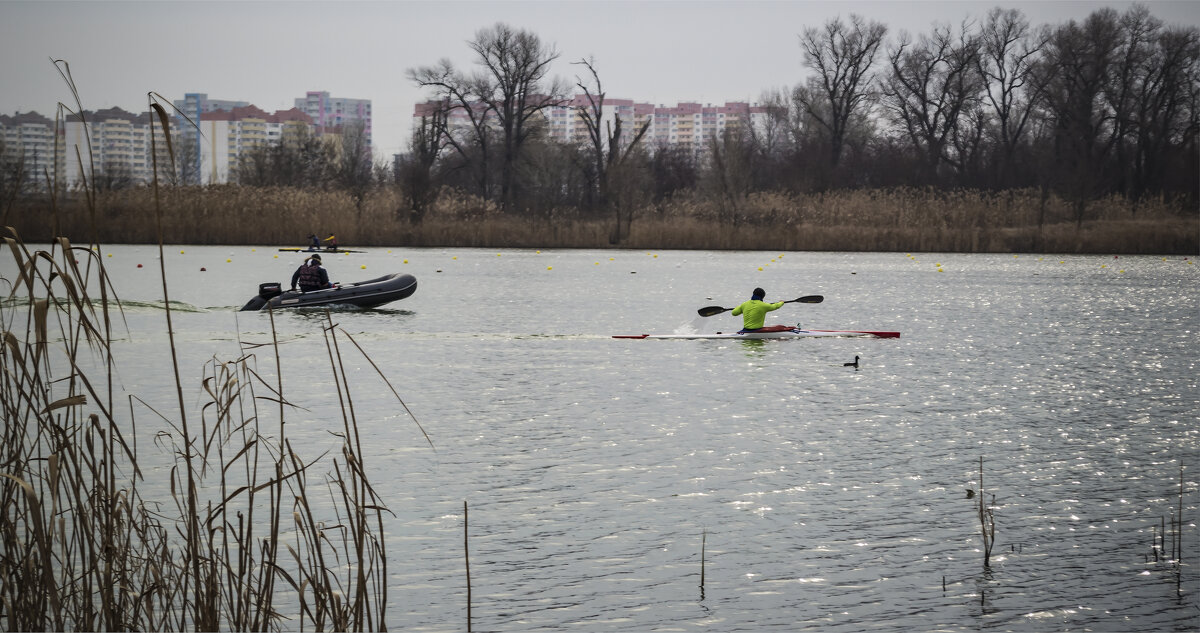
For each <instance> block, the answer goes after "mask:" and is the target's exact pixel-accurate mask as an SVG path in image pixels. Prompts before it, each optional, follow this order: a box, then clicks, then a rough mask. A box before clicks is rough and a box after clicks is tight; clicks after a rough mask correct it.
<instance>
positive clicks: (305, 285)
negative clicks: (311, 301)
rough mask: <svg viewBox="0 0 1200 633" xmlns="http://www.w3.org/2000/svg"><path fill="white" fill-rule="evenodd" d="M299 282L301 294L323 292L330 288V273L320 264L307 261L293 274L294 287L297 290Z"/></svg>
mask: <svg viewBox="0 0 1200 633" xmlns="http://www.w3.org/2000/svg"><path fill="white" fill-rule="evenodd" d="M297 282H299V284H300V292H312V291H313V290H321V289H322V288H328V287H329V273H328V272H325V269H324V268H322V267H321V265H320V264H318V263H316V262H313V261H312V260H309V261H306V262H304V263H303V264H301V265H300V267H299V268H297V269H296V272H294V273H292V287H293V288H295V287H296V284H297Z"/></svg>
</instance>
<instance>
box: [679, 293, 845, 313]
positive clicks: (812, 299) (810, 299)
mask: <svg viewBox="0 0 1200 633" xmlns="http://www.w3.org/2000/svg"><path fill="white" fill-rule="evenodd" d="M824 300H825V297H822V296H821V295H808V296H807V297H800V298H799V299H789V300H788V301H784V303H821V302H822V301H824ZM732 309H733V308H722V307H721V306H708V307H704V308H700V309H699V310H697V311H696V312H699V313H700V316H702V317H710V316H716V315H718V314H721V313H722V312H729V311H730V310H732Z"/></svg>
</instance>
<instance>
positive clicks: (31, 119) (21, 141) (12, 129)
mask: <svg viewBox="0 0 1200 633" xmlns="http://www.w3.org/2000/svg"><path fill="white" fill-rule="evenodd" d="M54 136H55V130H54V121H53V120H52V119H50V118H48V117H45V116H42V115H40V114H38V113H37V112H25V113H20V112H17V113H16V114H13V115H12V116H8V115H4V114H0V139H2V140H3V152H4V153H3V162H4V164H5V165H12V166H14V167H15V166H16V165H18V164H19V165H20V167H21V170H22V179H23V180H24V182H26V183H28V184H29V185H32V186H35V187H45V184H46V174H49V175H50V177H51V178H55V177H56V175H57V177H61V175H62V174H61V170H59V172H58V173H57V174H56V171H55V170H56V165H59V166H61V164H62V160H61V157H62V155H63V150H62V144H61V143H60V144H58V146H57V147H55V143H54ZM56 156H57V157H58V158H59V160H58V161H56V160H55V158H56Z"/></svg>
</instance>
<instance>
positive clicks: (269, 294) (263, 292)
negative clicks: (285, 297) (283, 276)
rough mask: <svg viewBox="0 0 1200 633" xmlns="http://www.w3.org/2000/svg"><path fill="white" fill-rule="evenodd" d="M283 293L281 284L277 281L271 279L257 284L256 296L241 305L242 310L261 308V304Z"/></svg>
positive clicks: (263, 304) (265, 303)
mask: <svg viewBox="0 0 1200 633" xmlns="http://www.w3.org/2000/svg"><path fill="white" fill-rule="evenodd" d="M281 294H283V285H282V284H280V283H279V282H278V281H271V282H267V283H265V284H258V296H257V297H254V298H253V299H251V300H250V301H248V302H247V303H246V305H244V306H242V310H243V311H245V310H262V309H263V306H265V305H267V302H268V301H270V300H271V299H273V298H275V297H278V296H279V295H281Z"/></svg>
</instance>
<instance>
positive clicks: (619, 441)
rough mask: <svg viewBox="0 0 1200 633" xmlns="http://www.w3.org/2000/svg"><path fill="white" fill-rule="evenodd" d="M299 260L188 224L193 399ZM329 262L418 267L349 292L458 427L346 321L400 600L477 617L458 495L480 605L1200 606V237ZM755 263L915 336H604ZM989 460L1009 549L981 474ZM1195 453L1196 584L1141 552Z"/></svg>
mask: <svg viewBox="0 0 1200 633" xmlns="http://www.w3.org/2000/svg"><path fill="white" fill-rule="evenodd" d="M105 252H106V253H110V254H111V257H107V258H106V259H105V263H106V265H107V266H108V272H109V274H110V275H111V276H112V277H113V280H114V284H115V286H116V289H117V291H118V293H119V294H120V296H121V298H122V299H123V300H125V301H127V302H128V305H127V309H126V319H127V322H128V327H129V329H128V334H125V333H124V332H122V334H121V337H122V340H121V342H120V344H119V345H118V349H117V354H118V356H119V357H120V359H121V365H120V376H119V378H120V381H121V386H122V387H123V388H124V389H126V390H127V391H129V392H132V393H136V394H138V395H140V396H142V397H143V398H145V399H146V400H147V401H149V402H152V403H157V404H160V405H161V406H162V407H163V408H164V409H165V410H167V411H170V410H172V407H173V406H174V404H173V403H174V385H173V382H172V381H171V380H170V379H169V378H165V377H166V376H169V375H170V371H171V370H170V357H169V355H168V354H166V353H165V351H164V349H163V347H162V346H163V344H164V343H165V341H166V337H165V319H164V311H163V310H162V308H161V299H162V287H161V281H160V278H159V272H158V262H157V254H158V250H157V247H148V246H115V247H107V248H106V250H105ZM301 259H302V255H299V254H295V253H278V252H276V249H274V248H270V247H257V248H251V247H240V246H239V247H197V246H173V247H168V248H167V249H166V260H167V261H166V265H167V269H168V287H169V291H170V298H171V300H172V301H174V302H178V303H177V304H176V305H178V307H179V309H178V310H177V311H174V312H173V313H172V316H173V319H174V324H175V329H176V331H177V335H176V344H177V347H178V349H179V351H180V353H181V358H180V367H181V370H182V373H183V375H184V381H185V383H186V384H187V387H188V388H189V392H188V393H187V395H186V398H187V400H188V401H189V402H195V403H197V406H199V404H200V402H201V398H200V395H199V394H200V389H199V379H200V377H201V373H202V366H203V364H204V363H205V361H207V360H209V359H211V358H212V357H213V356H214V355H215V356H217V357H219V358H221V359H224V360H232V359H234V358H236V357H237V356H238V355H239V354H240V352H239V347H238V340H239V338H240V339H241V340H244V341H251V342H265V341H269V339H270V325H269V321H268V316H267V315H266V314H265V313H262V314H259V313H238V312H236V311H235V310H236V308H237V307H240V306H241V305H242V304H243V303H245V302H246V301H247V300H248V299H249V298H250V297H251V296H252V295H253V294H254V293H255V291H256V289H257V285H258V283H260V282H265V281H281V282H284V283H285V284H286V283H287V282H288V281H289V279H290V276H291V273H292V271H293V269H294V268H295V266H296V265H298V264H299V263H300V261H301ZM1193 259H1194V258H1193ZM138 264H142V265H143V267H142V268H138V267H137V265H138ZM325 264H326V268H328V269H329V270H330V271H331V277H332V278H333V279H335V280H339V281H345V282H349V281H357V280H363V279H367V278H370V277H374V276H378V275H381V274H384V273H386V272H393V271H401V272H408V273H411V274H413V275H415V276H416V277H417V279H418V281H419V284H420V285H419V288H418V290H417V292H416V294H415V295H413V296H412V297H410V298H408V299H405V300H403V301H400V302H398V303H395V304H392V305H390V306H387V307H385V308H383V309H378V310H372V311H339V312H335V313H334V315H333V317H334V320H335V321H336V322H337V323H338V324H339V325H340V327H341V328H342V329H344V330H345V331H346V332H347V333H349V334H350V335H351V336H353V337H354V338H355V340H357V341H358V342H359V343H360V344H362V345H363V347H364V348H366V349H367V350H368V353H369V354H370V355H371V358H372V359H373V360H374V361H375V363H376V364H378V365H379V367H380V369H381V370H382V371H383V372H384V373H385V374H386V375H387V377H388V379H389V380H390V381H391V383H392V384H393V385H394V386H395V387H396V388H397V390H398V391H399V392H400V395H401V396H402V397H403V399H404V402H405V403H406V404H407V405H408V406H409V408H410V409H411V410H412V411H413V413H414V414H415V415H416V417H417V419H418V420H419V421H420V423H421V425H422V426H423V427H424V428H425V430H426V431H428V433H429V435H430V437H431V439H432V441H433V443H434V444H435V446H436V451H434V450H432V449H430V447H429V446H428V444H426V442H425V440H424V438H423V437H422V436H421V433H420V431H419V430H418V429H417V428H416V426H415V425H414V424H413V423H412V421H411V420H410V419H409V418H408V417H407V416H406V414H405V413H404V411H403V410H402V409H401V408H400V407H398V405H397V403H396V401H395V398H394V396H393V395H392V394H391V392H390V391H389V390H388V389H387V388H386V386H385V385H384V384H383V383H382V382H381V381H380V380H379V379H378V378H376V377H375V376H374V371H373V370H372V369H371V367H370V364H369V363H367V362H366V361H363V360H360V358H359V357H358V356H357V354H356V353H347V352H346V350H345V349H343V355H344V356H345V357H346V358H347V359H348V361H349V362H350V363H351V366H352V368H353V375H354V378H355V383H356V385H357V391H356V392H355V393H354V398H355V406H356V409H357V411H358V418H359V421H360V426H361V427H362V429H363V431H364V434H365V435H366V436H368V437H369V438H370V439H369V453H368V454H367V455H366V456H365V462H366V464H367V467H368V472H369V473H370V476H371V479H372V482H373V483H374V484H375V486H376V489H377V490H379V491H380V492H381V493H382V495H383V496H384V499H385V501H386V503H387V505H388V507H389V508H390V510H391V511H392V512H394V513H395V515H396V517H395V518H394V519H390V520H389V522H388V524H387V525H386V526H385V529H386V533H387V547H388V552H387V555H388V565H389V574H390V583H389V586H390V588H389V596H388V604H389V620H388V627H389V628H390V629H392V630H409V631H461V630H464V629H465V619H466V604H465V603H466V581H465V577H464V572H463V552H462V543H463V533H462V530H463V525H462V524H463V516H462V508H463V502H464V501H465V502H467V504H468V506H469V508H470V548H471V552H470V556H471V558H470V562H471V578H472V587H471V588H472V603H473V604H472V613H473V627H474V630H477V631H535V630H576V631H686V630H711V631H761V630H765V629H776V630H820V631H845V632H852V631H863V630H882V631H910V630H922V631H966V630H970V631H976V630H980V629H987V630H997V631H1064V630H1090V631H1150V630H1174V631H1184V630H1196V629H1198V628H1200V606H1198V603H1197V595H1198V593H1197V590H1198V589H1200V577H1198V575H1197V572H1196V564H1197V563H1198V562H1200V560H1198V556H1197V554H1198V551H1200V550H1198V548H1197V545H1198V539H1197V537H1198V531H1197V529H1196V517H1197V488H1198V484H1197V482H1198V479H1197V477H1196V466H1197V465H1200V387H1198V382H1200V378H1198V374H1197V369H1198V363H1200V336H1198V333H1200V293H1198V292H1197V288H1198V287H1200V286H1198V284H1197V282H1198V280H1200V270H1198V269H1200V266H1196V265H1193V264H1192V263H1191V262H1190V261H1188V260H1185V258H1183V257H1177V256H1173V257H1167V258H1165V259H1164V258H1162V257H1121V258H1119V259H1115V258H1113V257H1112V256H1108V257H1101V256H1063V255H1045V256H1029V255H1021V256H1019V257H1014V256H1011V255H952V254H928V253H913V254H905V253H882V254H880V253H874V254H858V253H796V252H789V253H778V252H696V251H659V252H644V251H600V250H595V251H593V250H569V251H567V250H564V251H541V252H538V251H534V250H516V251H513V250H481V249H403V250H402V249H392V250H388V249H369V252H367V253H361V254H347V255H328V256H326V257H325ZM0 272H3V274H4V275H5V276H6V277H8V278H10V279H11V278H12V275H13V266H12V261H11V257H8V256H7V255H5V257H4V258H3V259H0ZM755 286H762V287H763V288H765V289H766V290H767V293H768V295H767V298H768V300H782V299H793V298H796V297H798V296H801V295H809V294H820V295H824V297H825V301H824V302H823V303H821V304H817V305H808V304H788V305H786V306H785V307H784V308H782V309H780V310H778V311H776V312H772V313H771V314H770V315H769V318H768V323H788V324H794V323H800V324H801V325H802V326H805V327H811V328H815V329H865V330H897V331H900V332H901V333H902V336H901V338H899V339H887V340H882V339H849V338H847V339H840V338H839V339H814V340H779V341H754V342H751V341H722V340H707V341H706V340H691V341H688V340H658V341H656V340H619V339H613V338H611V335H613V334H641V333H672V332H692V331H707V330H717V329H722V330H725V331H728V330H732V329H736V328H737V327H738V325H739V323H740V317H732V316H730V315H728V314H724V315H720V316H716V317H711V318H707V319H704V318H700V317H698V316H697V315H696V310H697V309H698V308H700V307H702V306H706V305H713V304H716V305H723V306H727V307H732V306H735V305H737V304H738V303H740V302H741V301H743V300H745V299H747V298H749V293H750V290H751V289H752V288H754V287H755ZM323 319H324V313H323V312H290V313H289V312H284V313H277V315H276V328H277V329H278V332H279V337H280V339H281V341H283V345H282V346H281V348H280V349H281V356H282V362H283V368H284V369H283V380H284V388H285V391H286V392H288V393H289V394H290V398H291V399H292V400H293V401H294V402H296V403H297V404H299V405H301V406H303V407H305V408H306V410H299V411H296V412H294V413H292V414H290V415H291V416H292V417H291V418H289V424H290V425H291V428H292V431H291V432H292V434H293V435H292V437H293V441H294V442H296V443H297V445H303V446H305V447H306V448H307V449H308V450H311V455H310V457H315V456H316V455H317V454H319V452H320V451H323V450H325V449H332V448H336V444H335V443H334V442H335V441H336V440H334V439H332V438H331V436H330V435H329V433H327V432H326V431H327V430H333V429H337V428H340V426H341V421H340V415H339V413H338V411H337V407H336V403H337V398H336V394H335V393H334V385H333V381H332V377H331V374H330V371H329V369H328V356H327V352H326V350H325V344H324V339H323V337H322V335H321V326H322V325H323ZM258 353H259V354H260V355H262V354H264V353H263V352H262V351H259V352H258ZM856 355H857V356H859V357H860V358H861V367H860V368H859V369H858V370H854V369H853V368H850V367H843V363H844V362H847V361H851V360H853V359H854V356H856ZM259 366H260V368H261V369H263V370H264V371H266V372H268V374H269V373H271V372H273V367H274V363H273V361H271V362H260V363H259ZM147 433H148V431H147ZM141 443H142V450H143V451H148V450H149V447H151V442H150V441H149V438H148V437H143V438H142V439H141ZM980 458H983V460H984V464H983V467H984V478H985V481H984V484H985V488H986V491H987V492H986V494H987V498H988V499H989V500H990V499H991V496H992V495H994V496H995V517H996V519H995V520H996V546H995V549H994V551H993V556H992V561H991V566H990V569H988V570H985V569H984V567H983V554H982V542H981V539H980V536H979V522H978V519H977V517H976V505H975V504H976V501H975V500H973V499H967V498H966V494H965V491H966V489H968V488H972V489H977V488H978V487H979V482H978V479H979V460H980ZM1181 463H1182V464H1184V465H1186V466H1187V470H1186V471H1185V474H1184V477H1185V485H1186V488H1187V493H1186V495H1185V498H1184V503H1183V506H1184V516H1185V526H1184V534H1183V541H1184V563H1185V565H1184V567H1183V572H1182V578H1181V582H1179V583H1178V584H1177V582H1176V576H1175V574H1174V573H1173V572H1171V571H1170V569H1169V567H1168V566H1166V565H1164V564H1163V563H1155V562H1153V561H1150V562H1147V554H1148V553H1149V552H1150V549H1151V543H1152V541H1151V539H1152V536H1151V528H1152V527H1154V528H1157V527H1158V526H1159V524H1160V522H1161V521H1162V519H1163V517H1166V520H1167V522H1168V523H1169V522H1170V520H1171V517H1172V516H1173V514H1174V512H1175V508H1176V504H1177V503H1178V492H1179V477H1180V464H1181ZM702 551H703V572H704V584H703V587H701V570H702V561H701V556H702Z"/></svg>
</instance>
